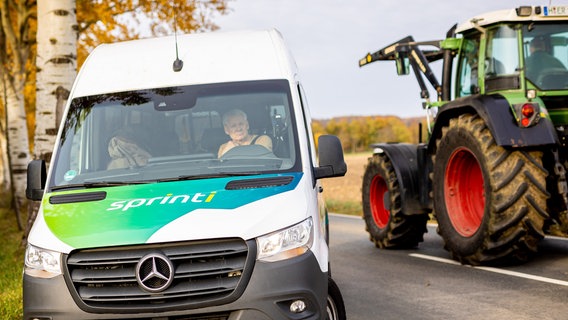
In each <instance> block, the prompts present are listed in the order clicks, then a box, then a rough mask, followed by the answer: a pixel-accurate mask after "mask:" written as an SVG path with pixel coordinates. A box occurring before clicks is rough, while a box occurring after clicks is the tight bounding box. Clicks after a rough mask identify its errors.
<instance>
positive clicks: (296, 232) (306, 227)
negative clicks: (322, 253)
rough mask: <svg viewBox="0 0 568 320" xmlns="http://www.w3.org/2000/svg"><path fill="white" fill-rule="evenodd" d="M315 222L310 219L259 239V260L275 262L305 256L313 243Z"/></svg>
mask: <svg viewBox="0 0 568 320" xmlns="http://www.w3.org/2000/svg"><path fill="white" fill-rule="evenodd" d="M313 229H314V228H313V222H312V218H308V219H306V220H304V221H302V222H300V223H298V224H296V225H293V226H291V227H289V228H286V229H284V230H280V231H277V232H273V233H271V234H268V235H265V236H262V237H259V238H258V239H257V240H256V241H257V244H258V260H261V261H266V262H274V261H279V260H285V259H290V258H293V257H297V256H299V255H302V254H304V253H305V252H306V251H308V250H309V249H310V247H311V246H312V243H313V237H314V236H313V234H314V232H313Z"/></svg>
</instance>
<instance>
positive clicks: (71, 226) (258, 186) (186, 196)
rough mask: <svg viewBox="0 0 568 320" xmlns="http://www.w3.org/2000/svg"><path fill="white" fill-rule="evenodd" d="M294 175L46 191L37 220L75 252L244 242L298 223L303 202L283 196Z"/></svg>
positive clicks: (295, 178)
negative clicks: (156, 244)
mask: <svg viewBox="0 0 568 320" xmlns="http://www.w3.org/2000/svg"><path fill="white" fill-rule="evenodd" d="M302 176H303V174H302V173H290V174H278V175H276V174H271V175H261V176H251V177H238V178H236V177H228V178H214V179H203V180H190V181H176V182H161V183H151V184H141V185H128V186H117V187H108V188H100V189H87V190H74V191H66V192H54V193H50V194H47V195H46V196H45V197H44V199H43V203H42V210H43V219H44V221H45V225H46V226H47V228H49V231H51V233H52V234H53V235H54V236H55V237H56V238H58V239H59V240H60V241H62V242H64V243H65V244H67V245H69V246H70V247H72V248H76V249H78V248H89V247H104V246H118V245H133V244H143V243H149V242H165V241H183V240H192V239H203V238H217V237H241V238H244V239H248V238H250V237H256V236H259V235H262V234H264V233H267V232H271V231H274V230H277V229H279V228H283V227H285V226H287V225H290V224H292V223H295V222H297V221H298V219H302V217H305V216H306V200H304V199H305V196H300V197H297V196H296V197H294V198H293V199H295V200H294V201H290V199H291V198H290V197H289V196H286V194H285V193H286V192H289V191H292V190H294V189H297V187H298V185H299V183H300V181H301V179H302ZM296 192H299V193H301V194H304V195H305V194H306V192H305V191H302V190H296ZM298 200H300V201H298ZM301 200H303V201H301ZM284 210H285V211H286V214H283V213H284Z"/></svg>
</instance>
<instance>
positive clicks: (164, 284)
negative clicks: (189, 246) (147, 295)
mask: <svg viewBox="0 0 568 320" xmlns="http://www.w3.org/2000/svg"><path fill="white" fill-rule="evenodd" d="M136 280H137V281H138V284H139V285H140V287H141V288H142V289H144V290H146V291H148V292H152V293H156V292H161V291H164V290H166V289H167V288H168V287H169V286H170V284H171V283H172V281H173V280H174V265H173V264H172V262H171V261H170V259H168V258H167V257H166V256H164V255H162V254H159V253H150V254H148V255H145V256H144V257H142V259H140V261H139V262H138V265H136Z"/></svg>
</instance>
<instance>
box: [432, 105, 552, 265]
mask: <svg viewBox="0 0 568 320" xmlns="http://www.w3.org/2000/svg"><path fill="white" fill-rule="evenodd" d="M442 132H443V134H442V136H441V137H439V138H438V140H437V141H436V150H437V151H436V152H435V154H434V156H433V168H434V169H433V173H432V175H431V178H432V186H433V188H432V190H433V205H434V214H435V215H436V218H437V220H438V233H439V234H440V235H441V236H442V238H443V239H444V241H445V248H446V249H447V250H448V251H449V252H450V253H451V255H452V257H453V258H454V259H455V260H458V261H460V262H461V263H464V264H471V265H480V264H493V265H495V264H510V263H519V262H524V261H526V260H527V259H529V258H530V256H531V255H532V254H534V253H535V252H536V251H537V245H538V242H539V240H540V239H542V238H543V237H544V234H543V225H544V222H545V220H546V219H548V217H549V216H548V214H547V213H546V201H547V198H548V197H549V196H550V194H549V193H548V192H547V190H546V176H547V175H548V171H547V170H546V169H545V168H544V167H543V166H542V156H543V155H542V152H540V151H529V150H521V149H505V148H503V147H501V146H498V145H497V144H496V143H495V140H494V139H493V136H492V135H491V132H490V130H489V129H488V127H487V125H486V124H485V121H484V120H483V119H482V118H480V117H479V116H478V115H471V114H464V115H461V116H460V117H459V118H454V119H451V120H450V122H449V125H448V126H447V127H444V128H443V129H442Z"/></svg>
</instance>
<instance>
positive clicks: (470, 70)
mask: <svg viewBox="0 0 568 320" xmlns="http://www.w3.org/2000/svg"><path fill="white" fill-rule="evenodd" d="M478 48H479V35H477V36H476V37H472V38H467V39H465V40H464V41H463V47H462V49H461V51H462V54H461V55H460V57H461V58H460V61H459V66H458V68H459V73H458V74H459V79H458V90H456V93H457V96H458V97H464V96H469V95H472V94H475V93H479V85H478V82H477V70H478Z"/></svg>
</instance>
